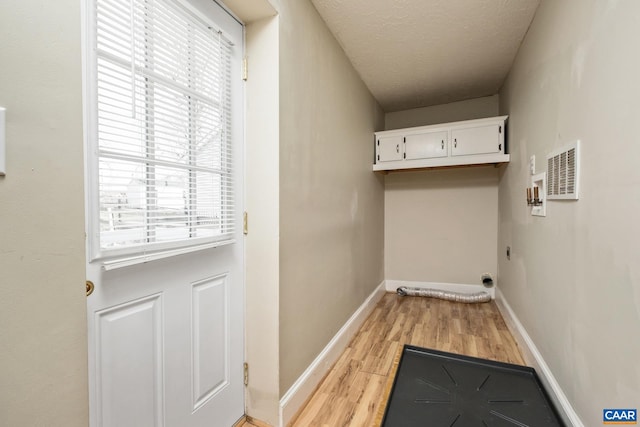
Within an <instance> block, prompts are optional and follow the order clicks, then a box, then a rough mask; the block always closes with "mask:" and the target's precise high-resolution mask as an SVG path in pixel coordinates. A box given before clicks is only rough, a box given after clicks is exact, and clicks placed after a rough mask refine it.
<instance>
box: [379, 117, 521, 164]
mask: <svg viewBox="0 0 640 427" xmlns="http://www.w3.org/2000/svg"><path fill="white" fill-rule="evenodd" d="M506 120H507V116H500V117H491V118H487V119H477V120H467V121H463V122H453V123H444V124H438V125H431V126H420V127H414V128H407V129H395V130H387V131H381V132H376V133H375V147H376V157H375V163H374V165H373V170H374V171H388V170H398V169H419V168H431V167H444V166H465V165H477V164H487V163H493V164H500V163H506V162H508V161H509V154H507V152H506V147H505V133H506V132H505V123H506Z"/></svg>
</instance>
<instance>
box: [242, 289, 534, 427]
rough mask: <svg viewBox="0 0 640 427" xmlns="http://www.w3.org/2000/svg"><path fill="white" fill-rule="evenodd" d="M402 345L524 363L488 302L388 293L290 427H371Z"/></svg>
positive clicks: (374, 423)
mask: <svg viewBox="0 0 640 427" xmlns="http://www.w3.org/2000/svg"><path fill="white" fill-rule="evenodd" d="M404 344H411V345H416V346H420V347H427V348H432V349H437V350H442V351H449V352H452V353H459V354H465V355H468V356H475V357H482V358H487V359H491V360H497V361H500V362H508V363H516V364H524V362H523V359H522V356H521V354H520V351H519V349H518V346H517V344H516V342H515V340H514V339H513V337H512V336H511V333H510V332H509V330H508V329H507V326H506V324H505V323H504V320H503V319H502V316H501V315H500V313H499V311H498V308H497V307H496V305H495V303H494V302H491V303H486V304H463V303H453V302H448V301H442V300H438V299H431V298H420V297H400V296H397V295H396V294H391V293H388V294H386V295H385V296H384V297H383V298H382V300H381V301H380V302H379V303H378V304H377V306H376V308H375V309H374V311H373V313H372V314H371V315H370V316H369V318H368V319H367V320H366V321H365V323H364V324H363V326H362V328H361V329H360V331H358V333H357V334H356V336H355V337H354V339H353V340H352V342H351V343H350V344H349V346H348V347H347V349H346V350H345V351H344V353H343V354H342V356H341V357H340V358H339V359H338V361H337V362H336V364H335V366H334V367H333V368H332V369H331V371H329V373H328V374H327V376H326V377H325V379H324V380H323V381H322V382H321V384H320V385H319V386H318V389H317V390H316V391H315V393H314V394H313V396H312V397H311V399H310V400H309V401H308V402H307V404H306V406H305V407H304V408H303V410H302V411H301V412H300V413H299V414H298V417H297V418H296V419H295V420H294V421H293V423H291V424H290V427H311V426H313V427H316V426H317V427H343V426H344V427H347V426H349V427H370V426H374V425H376V423H377V420H376V417H377V415H378V412H379V409H380V405H381V404H384V403H385V401H384V398H383V396H384V394H385V389H387V388H388V386H389V384H390V383H391V380H390V377H391V375H392V374H393V372H392V366H393V362H394V359H395V358H396V356H397V355H398V354H399V350H400V349H401V348H402V346H403V345H404ZM251 425H252V424H249V423H246V424H245V426H251Z"/></svg>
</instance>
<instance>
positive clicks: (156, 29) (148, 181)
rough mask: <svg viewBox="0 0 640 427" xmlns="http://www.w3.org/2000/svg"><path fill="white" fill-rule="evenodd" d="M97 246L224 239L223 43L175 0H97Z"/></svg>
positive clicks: (130, 247) (230, 198)
mask: <svg viewBox="0 0 640 427" xmlns="http://www.w3.org/2000/svg"><path fill="white" fill-rule="evenodd" d="M95 28H96V61H97V63H96V64H95V65H96V76H97V82H96V84H97V93H96V100H97V112H96V113H97V150H96V156H97V161H96V162H95V163H96V165H97V169H98V172H97V185H98V199H99V220H98V221H96V222H99V241H100V245H99V246H100V251H101V252H102V253H104V254H115V253H126V254H131V253H137V252H146V251H148V250H154V249H162V248H171V247H179V246H185V245H192V244H193V245H195V244H201V243H205V242H226V241H231V239H232V238H233V233H234V230H235V224H234V182H233V150H232V146H231V134H230V130H231V121H230V111H231V84H230V82H231V43H230V42H229V41H228V40H226V39H225V38H224V36H223V35H222V33H221V32H219V31H217V30H215V29H213V28H211V27H209V26H208V25H207V23H206V22H204V21H203V20H201V19H200V18H199V17H198V16H196V15H195V14H192V13H191V12H190V11H189V10H188V9H186V8H184V7H183V6H181V5H180V4H179V3H177V2H176V1H175V0H97V1H96V26H95Z"/></svg>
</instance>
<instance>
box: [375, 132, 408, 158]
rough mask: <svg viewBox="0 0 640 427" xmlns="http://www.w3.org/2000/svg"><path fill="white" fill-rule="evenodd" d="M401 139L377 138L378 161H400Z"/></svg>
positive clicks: (396, 137)
mask: <svg viewBox="0 0 640 427" xmlns="http://www.w3.org/2000/svg"><path fill="white" fill-rule="evenodd" d="M402 141H403V139H402V137H401V136H385V137H381V138H378V161H379V162H391V161H394V160H402Z"/></svg>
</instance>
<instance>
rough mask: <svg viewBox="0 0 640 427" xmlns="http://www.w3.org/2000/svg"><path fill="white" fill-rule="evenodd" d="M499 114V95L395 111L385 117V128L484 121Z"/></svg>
mask: <svg viewBox="0 0 640 427" xmlns="http://www.w3.org/2000/svg"><path fill="white" fill-rule="evenodd" d="M498 112H499V97H498V95H492V96H485V97H482V98H473V99H467V100H465V101H458V102H450V103H449V104H441V105H432V106H430V107H422V108H412V109H410V110H402V111H394V112H391V113H386V114H385V115H384V128H385V129H386V130H390V129H402V128H407V127H413V126H426V125H435V124H438V123H447V122H456V121H459V120H471V119H482V118H485V117H494V116H497V115H498Z"/></svg>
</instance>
